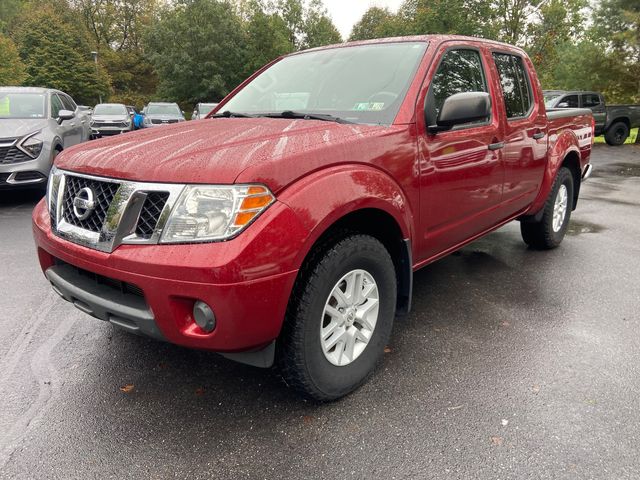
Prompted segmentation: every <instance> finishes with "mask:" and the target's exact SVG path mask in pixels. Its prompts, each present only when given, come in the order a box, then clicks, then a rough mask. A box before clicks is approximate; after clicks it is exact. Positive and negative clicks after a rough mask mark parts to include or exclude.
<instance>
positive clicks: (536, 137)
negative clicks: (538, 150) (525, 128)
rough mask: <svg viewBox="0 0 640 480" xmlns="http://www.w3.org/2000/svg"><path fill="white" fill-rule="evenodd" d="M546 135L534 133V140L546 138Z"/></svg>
mask: <svg viewBox="0 0 640 480" xmlns="http://www.w3.org/2000/svg"><path fill="white" fill-rule="evenodd" d="M544 135H545V133H544V132H538V133H534V134H533V139H534V140H540V139H541V138H544Z"/></svg>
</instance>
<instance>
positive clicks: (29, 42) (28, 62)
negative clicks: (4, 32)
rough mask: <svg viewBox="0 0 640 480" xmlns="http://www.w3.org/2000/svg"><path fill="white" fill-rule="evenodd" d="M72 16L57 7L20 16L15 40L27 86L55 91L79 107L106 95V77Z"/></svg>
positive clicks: (29, 11)
mask: <svg viewBox="0 0 640 480" xmlns="http://www.w3.org/2000/svg"><path fill="white" fill-rule="evenodd" d="M72 19H73V13H72V12H71V11H69V10H68V9H65V8H63V5H62V4H60V3H58V4H56V5H55V6H54V5H48V4H44V5H40V6H39V7H38V8H37V9H27V11H25V12H23V14H22V17H21V19H20V22H19V27H18V28H17V30H16V32H15V35H14V39H15V42H16V44H17V46H18V51H19V53H20V57H21V58H22V61H23V62H24V64H25V67H26V72H27V74H28V78H27V80H26V82H25V83H26V84H27V85H34V86H41V87H49V88H58V89H60V90H63V91H65V92H67V93H68V94H70V95H72V96H73V97H74V98H75V99H76V101H78V102H80V103H90V102H94V101H96V100H97V99H98V96H99V95H107V94H108V93H109V89H110V86H109V76H108V75H107V73H106V72H105V71H104V69H102V68H98V69H96V66H95V65H94V63H93V59H92V57H91V51H92V50H93V48H95V45H93V44H92V43H91V41H90V37H89V36H88V34H87V33H86V31H85V30H84V29H83V28H82V25H81V24H80V25H79V24H78V23H77V22H73V21H72Z"/></svg>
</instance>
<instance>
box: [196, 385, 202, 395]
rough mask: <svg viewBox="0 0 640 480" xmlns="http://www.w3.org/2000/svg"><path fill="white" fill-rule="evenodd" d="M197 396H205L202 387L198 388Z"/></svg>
mask: <svg viewBox="0 0 640 480" xmlns="http://www.w3.org/2000/svg"><path fill="white" fill-rule="evenodd" d="M196 395H197V396H199V397H201V396H203V395H204V388H202V387H198V388H196Z"/></svg>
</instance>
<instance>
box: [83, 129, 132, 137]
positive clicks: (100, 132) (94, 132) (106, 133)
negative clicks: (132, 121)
mask: <svg viewBox="0 0 640 480" xmlns="http://www.w3.org/2000/svg"><path fill="white" fill-rule="evenodd" d="M130 131H131V127H125V128H120V127H101V128H94V127H91V136H92V137H93V138H99V137H110V136H112V135H120V134H121V133H126V132H130Z"/></svg>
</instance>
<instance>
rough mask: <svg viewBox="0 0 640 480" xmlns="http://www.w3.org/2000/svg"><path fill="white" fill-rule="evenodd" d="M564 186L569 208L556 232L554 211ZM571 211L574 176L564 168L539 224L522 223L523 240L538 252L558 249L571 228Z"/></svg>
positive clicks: (559, 172) (552, 190)
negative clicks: (569, 227) (568, 228)
mask: <svg viewBox="0 0 640 480" xmlns="http://www.w3.org/2000/svg"><path fill="white" fill-rule="evenodd" d="M562 185H564V186H565V188H566V193H567V206H566V213H565V216H564V220H563V222H562V225H561V227H560V229H559V230H558V231H557V232H556V231H554V229H553V211H554V205H555V201H556V197H557V196H558V192H559V191H560V187H561V186H562ZM571 210H573V175H572V174H571V171H570V170H569V169H568V168H566V167H562V168H561V169H560V170H559V171H558V175H557V176H556V180H555V182H554V184H553V188H552V189H551V192H550V193H549V197H548V198H547V201H546V203H545V205H544V213H543V214H542V219H541V220H540V221H539V222H533V221H522V222H520V233H522V239H523V240H524V242H525V243H526V244H527V245H529V246H530V247H531V248H535V249H537V250H549V249H552V248H556V247H557V246H558V245H560V243H562V239H563V238H564V236H565V234H566V232H567V227H568V226H569V220H570V218H571Z"/></svg>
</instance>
